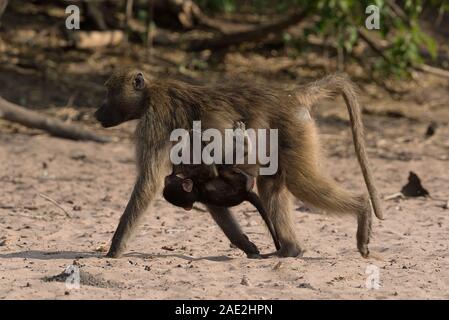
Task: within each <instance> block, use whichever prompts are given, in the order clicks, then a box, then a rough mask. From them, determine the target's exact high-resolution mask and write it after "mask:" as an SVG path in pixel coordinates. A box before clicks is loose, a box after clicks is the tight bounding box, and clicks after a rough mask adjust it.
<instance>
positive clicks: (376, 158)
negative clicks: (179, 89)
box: [0, 118, 449, 299]
mask: <svg viewBox="0 0 449 320" xmlns="http://www.w3.org/2000/svg"><path fill="white" fill-rule="evenodd" d="M376 121H377V122H376ZM379 121H380V122H379ZM382 121H383V120H382V119H380V120H379V119H377V118H373V119H372V121H371V120H370V121H369V122H368V124H367V126H368V129H370V128H371V129H372V127H373V126H377V124H378V123H381V122H382ZM388 121H397V123H396V124H395V125H394V126H390V127H389V128H390V129H389V130H390V131H391V130H393V129H392V128H400V127H401V125H404V126H408V128H410V130H409V133H408V134H407V135H405V136H406V137H408V140H406V141H405V142H404V138H403V137H404V135H403V136H402V138H401V139H402V140H401V143H400V144H395V143H392V141H391V140H389V142H388V143H386V142H385V140H384V139H380V138H377V140H376V141H377V142H373V141H374V140H373V139H371V136H370V135H369V136H368V141H369V145H370V154H371V158H372V162H373V163H374V165H375V167H376V171H375V176H376V179H377V180H378V184H379V187H380V189H381V191H382V194H383V195H388V194H392V193H394V192H397V191H399V190H400V188H401V187H402V185H403V184H404V183H405V182H406V180H407V176H408V171H409V170H413V171H415V172H417V173H419V174H420V176H421V178H422V179H423V183H424V185H425V187H426V188H427V189H428V190H429V191H430V192H431V194H432V196H433V197H434V198H437V199H442V200H447V199H449V190H448V188H447V186H448V185H449V176H448V172H449V162H448V160H447V159H448V157H447V155H448V152H447V147H446V148H445V149H444V148H443V149H441V148H437V149H435V150H436V151H434V152H429V151H428V150H427V149H428V148H432V143H431V144H430V145H429V144H428V143H426V142H424V141H423V139H421V138H417V137H418V134H419V135H421V133H422V130H424V129H425V126H424V125H413V126H409V124H408V122H406V120H400V119H399V120H388ZM324 126H325V125H324ZM331 127H332V126H331ZM323 131H324V132H323V140H324V141H325V142H326V143H327V145H329V146H330V147H329V148H327V149H326V150H327V153H328V154H329V155H330V158H329V160H328V161H327V165H326V166H327V168H328V169H329V171H330V173H331V175H332V176H333V177H335V178H336V179H337V180H338V181H340V182H341V183H342V184H343V185H345V186H346V187H348V188H351V189H354V190H356V189H361V188H363V183H362V181H361V178H360V175H359V174H354V172H356V173H358V172H359V171H357V170H358V167H357V163H356V161H355V158H354V156H353V154H352V153H351V152H352V151H351V150H352V147H351V144H350V135H349V130H347V129H345V130H342V129H341V128H340V126H339V125H338V124H337V125H334V126H333V127H332V129H329V130H323ZM370 131H373V132H372V133H373V134H376V135H380V133H381V135H382V136H384V137H388V134H389V132H388V130H387V129H386V130H385V131H382V132H381V131H379V130H377V131H376V130H370ZM341 132H342V133H341ZM337 133H339V134H340V136H339V137H338V139H337V138H336V136H335V135H336V134H337ZM438 133H439V135H437V136H438V137H439V139H440V140H439V141H443V142H444V141H445V140H446V138H445V137H447V128H442V129H441V130H440V131H439V132H438ZM435 139H437V138H435ZM335 141H338V143H337V142H335ZM417 141H418V142H419V143H418V142H417ZM436 141H438V140H436ZM386 146H387V147H386ZM374 147H376V148H375V149H374ZM426 150H427V151H426ZM431 150H432V149H431ZM426 154H432V156H426ZM133 163H134V162H133V151H132V146H131V144H130V142H129V140H123V141H121V142H117V143H112V144H106V145H98V144H95V143H80V142H72V141H67V140H62V139H57V138H52V137H48V136H46V135H29V134H14V135H11V134H9V133H5V132H2V131H0V299H17V298H18V299H25V298H31V299H41V298H44V299H108V298H112V299H127V298H131V299H141V298H149V299H205V298H209V299H309V298H311V299H349V298H350V299H411V298H425V299H428V298H436V299H448V298H449V268H448V263H449V242H448V240H447V239H448V233H449V210H447V209H444V208H443V205H442V204H443V202H442V201H440V200H435V199H425V198H414V199H407V200H401V199H399V200H391V201H385V211H386V217H387V220H385V221H378V220H375V221H374V238H373V239H372V243H371V246H370V248H371V252H372V257H370V258H369V259H363V258H362V257H361V256H360V255H359V254H358V252H357V250H356V245H355V230H356V223H355V221H354V219H352V218H351V217H336V216H330V215H326V214H322V213H318V211H317V210H313V209H312V210H309V209H307V208H304V207H303V206H297V209H296V210H295V212H294V220H295V224H296V230H297V233H298V238H299V239H300V242H301V243H302V244H303V246H304V247H305V248H306V249H307V251H306V253H305V255H304V257H303V258H288V259H279V258H270V259H265V260H250V259H247V258H246V257H245V256H244V254H243V253H242V252H240V251H239V250H238V249H235V248H232V247H231V246H230V244H229V241H228V240H227V239H226V238H225V237H224V235H223V234H222V233H221V231H220V230H219V229H218V227H217V226H216V225H215V224H214V223H213V221H212V219H211V218H210V217H209V216H208V214H207V213H206V212H201V211H195V210H193V211H190V212H187V211H184V210H182V209H178V208H175V207H172V206H170V205H169V204H167V203H165V202H163V200H162V199H159V200H157V201H156V202H155V204H154V207H153V208H151V209H149V210H148V213H147V214H146V216H145V218H144V221H143V223H142V224H141V226H140V227H139V229H138V230H137V232H136V234H135V237H134V238H133V239H132V241H131V242H130V243H129V248H128V249H129V251H128V252H127V253H126V254H125V256H124V257H123V258H121V259H116V260H114V259H108V258H105V257H104V250H105V249H107V247H108V243H109V241H110V239H111V237H112V234H113V231H114V230H115V227H116V225H117V222H118V219H119V217H120V215H121V213H122V212H123V209H124V206H125V205H126V202H127V199H128V197H129V194H130V191H131V188H132V184H133V180H134V164H133ZM45 197H49V198H50V199H52V200H54V201H56V202H57V203H58V204H59V205H60V206H61V207H62V208H64V209H65V210H66V211H67V214H66V213H65V212H64V211H63V210H62V209H61V208H59V207H57V206H56V205H55V204H53V203H52V202H50V201H49V200H48V199H45ZM234 212H235V213H236V215H237V217H238V219H239V221H240V222H241V224H242V226H243V228H244V230H245V232H246V233H247V234H248V236H249V237H250V239H251V240H252V241H253V242H255V243H256V244H257V245H258V246H259V248H260V249H261V251H262V252H271V251H272V250H273V246H272V244H271V240H270V237H269V235H268V234H267V232H266V230H265V227H264V225H263V224H262V221H261V219H260V217H259V216H258V214H257V213H255V212H253V211H252V210H251V208H250V207H249V206H248V205H243V206H240V207H237V208H235V209H234ZM67 215H68V216H67ZM71 264H76V265H77V266H79V267H80V269H81V271H82V273H83V274H84V275H87V276H88V277H87V278H88V279H87V280H85V279H84V278H86V277H84V278H83V279H84V280H85V281H83V282H82V283H84V284H81V287H80V289H68V288H66V286H65V284H64V282H49V281H44V280H43V279H45V277H51V276H55V275H58V274H60V273H61V272H62V271H64V269H65V268H66V267H67V266H68V265H71ZM370 265H374V266H375V267H374V268H376V267H377V268H379V269H378V270H379V277H380V285H381V287H380V288H379V289H377V290H376V289H371V290H369V289H367V288H366V285H365V284H366V279H367V277H368V274H366V273H365V272H366V270H367V267H368V266H370ZM369 268H373V267H369ZM369 268H368V270H371V269H369Z"/></svg>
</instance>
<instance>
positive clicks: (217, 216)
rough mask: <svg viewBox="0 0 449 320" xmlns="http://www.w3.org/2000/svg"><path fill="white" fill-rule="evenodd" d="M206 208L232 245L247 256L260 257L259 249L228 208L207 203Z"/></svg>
mask: <svg viewBox="0 0 449 320" xmlns="http://www.w3.org/2000/svg"><path fill="white" fill-rule="evenodd" d="M207 208H208V209H209V212H210V214H211V216H212V218H213V219H214V220H215V222H216V223H217V224H218V226H219V227H220V228H221V230H223V232H224V234H225V235H226V237H228V239H229V240H230V241H231V243H232V244H233V245H235V246H236V247H237V248H239V249H240V250H242V251H243V252H245V253H246V255H247V256H248V258H260V252H259V249H257V247H256V245H255V244H254V243H252V242H251V241H250V240H249V239H248V237H247V236H246V234H244V233H243V231H242V229H241V228H240V226H239V224H238V222H237V221H236V220H235V218H234V216H233V215H232V213H231V211H230V210H229V209H228V208H223V207H215V206H211V205H208V206H207Z"/></svg>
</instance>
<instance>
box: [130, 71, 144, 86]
mask: <svg viewBox="0 0 449 320" xmlns="http://www.w3.org/2000/svg"><path fill="white" fill-rule="evenodd" d="M133 87H134V89H136V90H143V88H145V78H144V76H143V73H142V72H138V73H137V74H136V75H135V77H134V79H133Z"/></svg>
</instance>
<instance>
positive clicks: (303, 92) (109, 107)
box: [96, 69, 382, 257]
mask: <svg viewBox="0 0 449 320" xmlns="http://www.w3.org/2000/svg"><path fill="white" fill-rule="evenodd" d="M106 87H107V89H108V92H107V96H106V101H105V103H104V105H103V106H102V107H101V108H99V109H98V110H97V112H96V117H97V119H98V120H99V121H100V122H101V124H102V125H103V126H104V127H111V126H115V125H118V124H120V123H122V122H125V121H128V120H132V119H139V123H138V125H137V128H136V133H135V137H136V152H137V155H136V158H137V159H136V160H137V168H138V175H137V181H136V183H135V186H134V190H133V193H132V195H131V198H130V200H129V202H128V205H127V207H126V209H125V212H124V213H123V215H122V217H121V218H120V223H119V225H118V227H117V230H116V232H115V234H114V237H113V239H112V244H111V248H110V250H109V252H108V256H109V257H118V256H120V255H121V254H122V252H123V250H124V249H125V246H126V241H127V240H128V238H129V237H130V235H131V233H132V231H133V230H134V229H135V227H136V225H137V222H138V221H139V218H140V217H141V216H142V214H143V212H145V210H146V209H147V207H148V205H149V204H150V203H151V202H152V201H153V200H154V198H155V197H156V195H157V194H158V193H159V192H160V190H161V188H162V186H163V180H164V177H165V176H166V175H167V174H168V173H169V171H170V161H169V155H170V149H171V143H170V134H171V132H172V131H173V130H175V129H178V128H183V129H186V130H190V129H191V128H192V123H193V122H194V121H201V123H202V127H203V128H205V129H207V128H216V129H220V130H221V131H224V130H225V129H226V128H232V127H233V124H234V123H235V122H236V121H243V122H245V123H246V124H247V125H248V127H250V128H254V129H277V130H278V132H279V137H278V138H279V139H278V143H277V149H278V159H279V166H278V170H277V172H276V173H275V174H273V175H259V176H258V177H257V190H258V193H259V197H260V199H261V201H262V203H263V207H264V208H265V209H266V211H267V213H268V216H269V219H270V221H271V222H272V223H273V226H274V229H275V232H276V236H277V238H278V239H279V242H280V246H281V248H280V249H279V250H278V251H277V253H276V254H277V255H279V256H282V257H293V256H298V255H300V254H302V251H303V250H302V249H301V247H300V245H299V244H298V241H297V239H296V234H295V230H294V223H293V221H292V218H291V211H292V210H291V199H292V196H295V197H297V198H299V199H300V200H302V201H304V202H306V203H309V204H311V205H313V206H315V207H318V208H322V209H325V210H329V211H332V212H335V213H349V214H352V215H353V216H354V217H357V224H358V228H357V247H358V250H359V252H360V253H361V254H362V256H364V257H366V256H368V254H369V250H368V243H369V239H370V233H371V205H370V199H371V204H372V206H373V209H374V212H375V214H376V216H377V217H378V218H382V209H381V205H380V199H379V195H378V193H377V189H376V188H375V184H374V179H373V177H372V173H371V168H370V166H369V163H368V157H367V153H366V150H365V142H364V135H363V124H362V121H361V111H360V106H359V103H358V100H357V96H356V93H355V87H354V85H353V84H352V82H351V81H349V79H347V77H345V76H342V75H333V76H328V77H325V78H323V79H321V80H319V81H316V82H313V83H311V84H310V85H307V86H304V87H301V88H299V89H297V90H285V89H281V88H277V89H276V88H274V87H273V86H272V85H270V86H267V85H262V84H258V83H255V82H254V81H245V80H243V79H238V80H234V81H221V82H217V83H208V84H205V85H194V84H189V83H186V82H181V81H175V80H163V79H158V80H154V81H148V80H147V78H146V76H145V75H144V73H143V72H141V71H137V70H130V69H128V70H122V71H119V72H116V73H114V74H113V75H112V76H111V78H110V79H109V80H108V81H107V82H106ZM335 94H342V95H343V97H344V99H345V102H346V106H347V109H348V112H349V115H350V120H351V121H350V125H351V129H352V133H353V140H354V146H355V151H356V155H357V158H358V160H359V163H360V167H361V169H362V173H363V177H364V179H365V183H366V186H367V189H368V191H369V197H370V198H369V197H368V195H366V194H365V193H354V192H350V191H347V190H345V189H343V188H341V187H340V186H339V185H338V184H336V182H335V181H334V179H332V178H331V177H330V176H329V175H326V174H325V173H324V172H323V170H322V167H321V166H320V157H319V143H318V134H317V130H316V125H315V123H314V121H313V119H312V118H311V117H310V115H309V114H308V110H307V109H308V107H309V106H311V105H312V104H314V103H315V102H317V100H321V99H322V98H326V97H329V96H333V95H335ZM236 167H238V168H240V167H239V166H238V165H237V166H236ZM208 208H209V210H210V212H211V215H212V217H213V218H214V220H215V221H216V222H217V223H218V224H219V226H220V227H221V229H222V230H223V231H224V233H225V234H226V236H227V237H228V238H229V239H230V241H231V242H232V243H233V244H234V245H236V246H237V247H238V248H240V249H241V250H243V251H244V252H245V253H247V254H258V253H259V251H258V249H257V247H256V246H255V245H254V244H253V243H252V242H251V241H249V240H248V237H247V236H246V235H245V234H244V233H243V232H242V231H241V229H240V227H239V225H238V223H237V222H236V221H235V219H234V218H233V217H232V215H231V213H230V212H229V211H228V209H226V208H223V207H217V206H208Z"/></svg>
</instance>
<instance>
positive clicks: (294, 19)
mask: <svg viewBox="0 0 449 320" xmlns="http://www.w3.org/2000/svg"><path fill="white" fill-rule="evenodd" d="M308 13H309V10H307V9H304V10H302V11H300V12H295V13H293V14H291V15H290V16H288V17H287V18H284V19H281V20H279V21H276V22H274V23H269V24H265V25H262V26H259V27H257V28H253V29H250V30H246V31H241V32H234V33H228V34H221V35H219V36H217V37H215V38H212V39H201V40H192V41H191V42H190V43H189V45H188V48H187V49H188V50H192V51H201V50H205V49H223V48H227V47H230V46H233V45H238V44H241V43H243V42H257V41H260V40H262V39H264V38H266V37H268V36H269V35H270V34H278V33H281V32H282V31H284V30H285V29H287V28H289V27H291V26H293V25H296V24H298V23H299V22H301V21H302V20H303V19H304V18H305V17H307V15H308Z"/></svg>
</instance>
